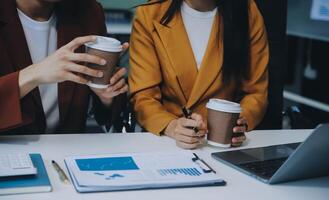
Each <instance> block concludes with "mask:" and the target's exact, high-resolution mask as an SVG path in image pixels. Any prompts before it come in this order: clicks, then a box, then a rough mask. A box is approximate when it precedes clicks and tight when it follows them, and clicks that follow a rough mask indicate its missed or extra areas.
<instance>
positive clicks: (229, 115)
mask: <svg viewBox="0 0 329 200" xmlns="http://www.w3.org/2000/svg"><path fill="white" fill-rule="evenodd" d="M207 109H208V130H209V133H208V135H207V140H208V143H209V144H210V145H213V146H218V147H224V148H228V147H230V146H231V140H232V136H233V128H234V126H236V123H237V120H238V118H239V115H240V113H241V107H240V104H238V103H234V102H230V101H226V100H221V99H210V101H209V102H208V103H207Z"/></svg>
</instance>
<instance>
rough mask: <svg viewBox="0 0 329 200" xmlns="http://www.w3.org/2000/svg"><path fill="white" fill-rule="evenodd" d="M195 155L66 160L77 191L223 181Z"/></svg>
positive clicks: (177, 154)
mask: <svg viewBox="0 0 329 200" xmlns="http://www.w3.org/2000/svg"><path fill="white" fill-rule="evenodd" d="M194 159H195V157H194V155H193V154H192V153H190V152H185V151H181V152H171V153H135V154H107V155H92V156H70V157H66V158H65V163H66V166H67V168H68V171H69V174H70V177H71V179H72V182H73V184H74V186H75V188H76V190H77V191H78V192H96V191H116V190H132V189H152V188H174V187H191V186H219V185H225V181H224V180H223V179H222V178H221V177H220V176H219V175H218V173H215V172H214V171H207V169H204V168H206V167H210V166H206V165H202V164H200V162H196V160H194Z"/></svg>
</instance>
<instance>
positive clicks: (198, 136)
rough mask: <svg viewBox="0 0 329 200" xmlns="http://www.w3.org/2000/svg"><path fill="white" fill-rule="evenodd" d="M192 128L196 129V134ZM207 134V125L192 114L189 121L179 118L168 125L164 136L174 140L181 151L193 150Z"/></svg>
mask: <svg viewBox="0 0 329 200" xmlns="http://www.w3.org/2000/svg"><path fill="white" fill-rule="evenodd" d="M193 128H197V129H198V132H197V133H196V132H195V131H194V130H193ZM206 134H207V125H206V123H205V121H204V120H203V119H202V117H201V115H199V114H195V113H193V114H192V115H191V119H187V118H179V119H176V120H173V121H171V122H170V123H169V125H168V126H167V128H166V130H165V135H167V136H169V137H171V138H173V139H175V140H176V144H177V146H179V147H181V148H183V149H195V148H197V147H198V146H199V145H200V144H201V143H202V141H203V139H204V137H205V135H206Z"/></svg>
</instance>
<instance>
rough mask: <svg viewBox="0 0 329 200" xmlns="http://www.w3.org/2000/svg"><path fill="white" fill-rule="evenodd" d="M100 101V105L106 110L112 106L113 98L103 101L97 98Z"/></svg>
mask: <svg viewBox="0 0 329 200" xmlns="http://www.w3.org/2000/svg"><path fill="white" fill-rule="evenodd" d="M98 98H99V99H100V101H101V102H102V104H103V105H104V106H105V107H107V108H110V107H111V106H112V104H113V98H111V99H103V98H101V97H98Z"/></svg>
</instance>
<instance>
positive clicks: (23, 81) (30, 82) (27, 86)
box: [18, 66, 39, 97]
mask: <svg viewBox="0 0 329 200" xmlns="http://www.w3.org/2000/svg"><path fill="white" fill-rule="evenodd" d="M18 85H19V89H20V96H21V97H24V96H25V95H26V94H27V93H29V92H30V91H32V90H33V89H34V88H36V87H38V85H39V84H38V81H37V78H36V73H35V72H34V70H32V66H29V67H27V68H25V69H23V70H21V71H19V75H18Z"/></svg>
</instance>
